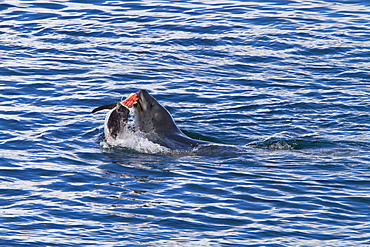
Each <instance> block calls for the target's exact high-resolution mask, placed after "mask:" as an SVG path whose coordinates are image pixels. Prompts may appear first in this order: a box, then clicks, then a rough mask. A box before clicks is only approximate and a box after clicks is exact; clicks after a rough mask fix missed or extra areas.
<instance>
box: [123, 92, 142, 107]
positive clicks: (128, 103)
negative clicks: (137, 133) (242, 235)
mask: <svg viewBox="0 0 370 247" xmlns="http://www.w3.org/2000/svg"><path fill="white" fill-rule="evenodd" d="M138 99H139V97H138V96H137V94H136V93H132V94H130V95H129V96H128V97H127V98H126V99H125V100H124V101H122V102H121V104H122V105H124V106H126V107H127V108H130V107H131V106H133V105H134V104H136V101H137V100H138Z"/></svg>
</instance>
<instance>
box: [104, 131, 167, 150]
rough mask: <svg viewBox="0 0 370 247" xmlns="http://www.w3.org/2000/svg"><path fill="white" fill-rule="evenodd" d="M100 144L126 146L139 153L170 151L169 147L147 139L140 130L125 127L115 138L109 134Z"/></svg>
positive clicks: (106, 146)
mask: <svg viewBox="0 0 370 247" xmlns="http://www.w3.org/2000/svg"><path fill="white" fill-rule="evenodd" d="M101 146H102V147H103V148H110V147H122V148H128V149H131V150H135V151H137V152H140V153H148V154H164V153H170V152H171V150H170V149H168V148H166V147H163V146H161V145H159V144H157V143H154V142H151V141H149V140H148V139H147V138H145V136H144V135H143V134H142V133H141V132H135V131H133V130H130V129H129V128H127V127H125V128H124V129H123V130H122V132H120V133H119V135H118V136H117V138H116V139H114V138H112V137H111V136H109V137H108V138H107V139H105V140H104V141H102V143H101Z"/></svg>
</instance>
